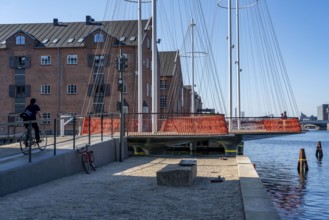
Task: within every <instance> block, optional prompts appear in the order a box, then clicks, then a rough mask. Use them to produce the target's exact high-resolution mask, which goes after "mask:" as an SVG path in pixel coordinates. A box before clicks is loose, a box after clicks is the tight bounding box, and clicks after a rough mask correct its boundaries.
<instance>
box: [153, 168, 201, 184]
mask: <svg viewBox="0 0 329 220" xmlns="http://www.w3.org/2000/svg"><path fill="white" fill-rule="evenodd" d="M196 175H197V166H196V165H193V166H180V165H178V164H168V165H167V166H165V167H164V168H163V169H162V170H159V171H158V172H157V184H158V185H167V186H190V185H192V183H193V181H194V179H195V178H196Z"/></svg>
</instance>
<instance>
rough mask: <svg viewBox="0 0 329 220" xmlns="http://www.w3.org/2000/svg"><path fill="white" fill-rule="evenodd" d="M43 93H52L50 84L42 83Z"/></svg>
mask: <svg viewBox="0 0 329 220" xmlns="http://www.w3.org/2000/svg"><path fill="white" fill-rule="evenodd" d="M40 90H41V94H42V95H49V94H50V91H51V90H50V85H41V89H40Z"/></svg>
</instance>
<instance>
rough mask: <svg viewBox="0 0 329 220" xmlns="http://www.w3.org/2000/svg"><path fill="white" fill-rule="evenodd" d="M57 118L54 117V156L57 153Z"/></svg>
mask: <svg viewBox="0 0 329 220" xmlns="http://www.w3.org/2000/svg"><path fill="white" fill-rule="evenodd" d="M56 136H57V120H56V118H55V119H54V156H55V155H56V144H57V143H56Z"/></svg>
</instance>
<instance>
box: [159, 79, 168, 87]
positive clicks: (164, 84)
mask: <svg viewBox="0 0 329 220" xmlns="http://www.w3.org/2000/svg"><path fill="white" fill-rule="evenodd" d="M160 89H167V80H160Z"/></svg>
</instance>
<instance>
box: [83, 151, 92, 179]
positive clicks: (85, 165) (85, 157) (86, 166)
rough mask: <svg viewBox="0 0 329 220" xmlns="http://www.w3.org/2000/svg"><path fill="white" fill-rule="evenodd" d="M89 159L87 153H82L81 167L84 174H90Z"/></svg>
mask: <svg viewBox="0 0 329 220" xmlns="http://www.w3.org/2000/svg"><path fill="white" fill-rule="evenodd" d="M89 161H90V159H89V154H88V152H83V153H82V154H81V162H82V166H83V169H84V170H85V171H86V173H88V174H89V173H90V172H91V170H92V169H93V168H92V166H91V164H90V162H89Z"/></svg>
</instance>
